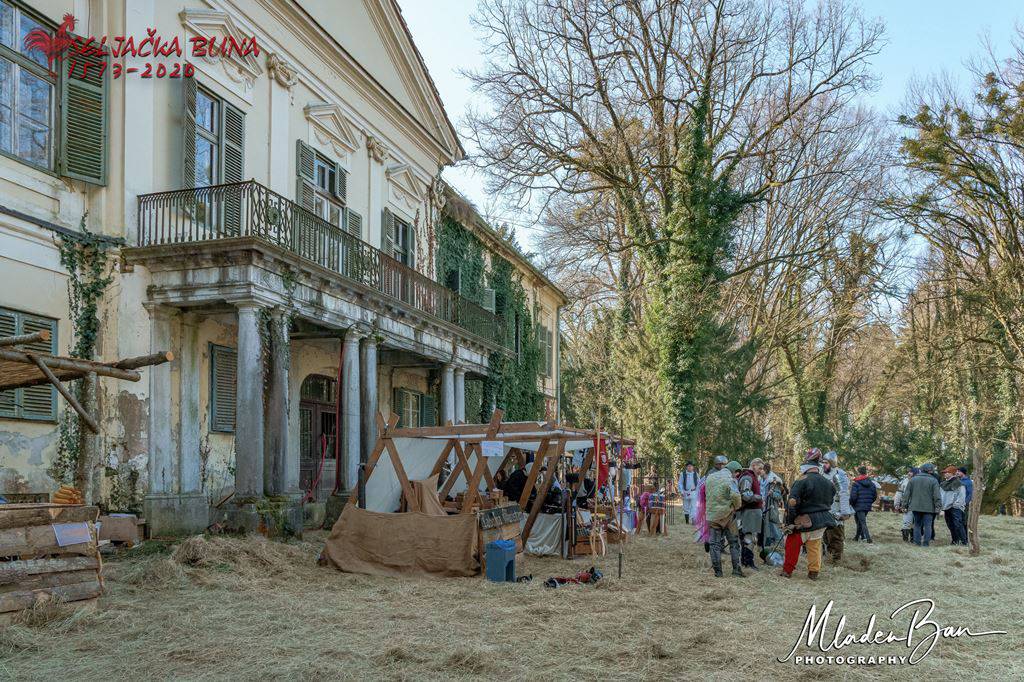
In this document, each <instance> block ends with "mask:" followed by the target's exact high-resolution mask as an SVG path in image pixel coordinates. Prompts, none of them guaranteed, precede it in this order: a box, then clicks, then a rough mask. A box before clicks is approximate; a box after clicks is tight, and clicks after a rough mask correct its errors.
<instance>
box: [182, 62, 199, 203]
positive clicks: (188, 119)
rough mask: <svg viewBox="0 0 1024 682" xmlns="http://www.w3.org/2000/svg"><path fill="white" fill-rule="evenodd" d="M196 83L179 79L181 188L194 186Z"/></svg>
mask: <svg viewBox="0 0 1024 682" xmlns="http://www.w3.org/2000/svg"><path fill="white" fill-rule="evenodd" d="M196 94H197V92H196V81H195V79H194V78H182V79H181V135H182V147H181V150H182V157H181V160H182V161H181V162H182V166H181V182H182V185H181V186H182V187H184V188H189V187H195V186H196Z"/></svg>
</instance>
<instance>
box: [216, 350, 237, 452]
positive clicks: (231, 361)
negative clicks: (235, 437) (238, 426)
mask: <svg viewBox="0 0 1024 682" xmlns="http://www.w3.org/2000/svg"><path fill="white" fill-rule="evenodd" d="M237 377H238V353H237V352H236V351H235V349H234V348H228V347H227V346H217V345H215V344H210V430H211V431H218V432H221V433H234V432H235V405H236V403H235V396H236V393H237Z"/></svg>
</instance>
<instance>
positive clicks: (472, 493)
mask: <svg viewBox="0 0 1024 682" xmlns="http://www.w3.org/2000/svg"><path fill="white" fill-rule="evenodd" d="M484 460H485V458H484V457H482V456H481V455H480V453H479V452H478V453H477V457H476V468H475V469H473V476H472V477H470V479H469V485H468V486H466V496H465V497H463V498H462V509H460V510H459V513H460V514H468V513H470V512H471V511H473V498H474V497H476V496H478V495H479V494H480V491H479V490H478V488H479V487H480V476H481V474H483V472H484V471H485V470H486V469H487V462H486V461H484Z"/></svg>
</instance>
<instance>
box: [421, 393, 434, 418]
mask: <svg viewBox="0 0 1024 682" xmlns="http://www.w3.org/2000/svg"><path fill="white" fill-rule="evenodd" d="M420 426H437V400H436V399H435V398H434V396H432V395H428V394H426V393H424V394H423V396H422V397H421V398H420Z"/></svg>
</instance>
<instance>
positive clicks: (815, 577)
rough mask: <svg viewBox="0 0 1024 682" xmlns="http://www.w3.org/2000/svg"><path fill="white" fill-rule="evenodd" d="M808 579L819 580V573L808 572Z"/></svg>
mask: <svg viewBox="0 0 1024 682" xmlns="http://www.w3.org/2000/svg"><path fill="white" fill-rule="evenodd" d="M807 579H808V580H817V579H818V572H817V571H807Z"/></svg>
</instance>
